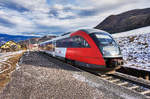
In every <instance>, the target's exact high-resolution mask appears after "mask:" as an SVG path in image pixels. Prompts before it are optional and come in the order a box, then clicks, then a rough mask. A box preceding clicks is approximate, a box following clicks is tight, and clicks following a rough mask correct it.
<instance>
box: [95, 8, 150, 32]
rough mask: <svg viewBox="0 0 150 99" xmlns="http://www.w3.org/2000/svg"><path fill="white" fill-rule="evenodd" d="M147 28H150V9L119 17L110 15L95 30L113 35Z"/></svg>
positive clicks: (127, 13)
mask: <svg viewBox="0 0 150 99" xmlns="http://www.w3.org/2000/svg"><path fill="white" fill-rule="evenodd" d="M145 26H150V8H146V9H135V10H131V11H127V12H124V13H121V14H118V15H110V16H109V17H107V18H106V19H104V20H103V21H102V22H101V23H100V24H98V25H97V26H96V27H95V28H96V29H101V30H105V31H107V32H109V33H112V34H113V33H118V32H124V31H128V30H133V29H137V28H140V27H145Z"/></svg>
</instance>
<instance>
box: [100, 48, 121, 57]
mask: <svg viewBox="0 0 150 99" xmlns="http://www.w3.org/2000/svg"><path fill="white" fill-rule="evenodd" d="M102 51H103V52H102V53H103V55H104V56H114V55H119V48H118V47H116V46H104V47H103V49H102Z"/></svg>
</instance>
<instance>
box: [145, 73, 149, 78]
mask: <svg viewBox="0 0 150 99" xmlns="http://www.w3.org/2000/svg"><path fill="white" fill-rule="evenodd" d="M145 79H146V80H149V72H146V73H145Z"/></svg>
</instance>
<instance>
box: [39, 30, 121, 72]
mask: <svg viewBox="0 0 150 99" xmlns="http://www.w3.org/2000/svg"><path fill="white" fill-rule="evenodd" d="M39 48H40V50H41V51H44V52H45V53H48V54H50V55H52V56H54V57H58V58H60V59H64V60H66V61H69V62H71V63H73V64H77V65H79V66H84V67H87V68H91V69H92V68H93V69H97V70H100V71H102V72H107V71H111V70H114V69H116V68H118V67H119V66H121V65H122V64H123V59H122V55H121V51H120V48H119V46H118V45H117V43H116V42H115V40H114V39H113V38H112V36H111V35H110V34H109V33H107V32H105V31H102V30H97V29H81V30H78V31H75V32H70V33H66V34H63V35H61V36H59V37H56V38H54V39H51V40H48V41H45V42H42V43H40V44H39Z"/></svg>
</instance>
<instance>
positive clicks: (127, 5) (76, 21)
mask: <svg viewBox="0 0 150 99" xmlns="http://www.w3.org/2000/svg"><path fill="white" fill-rule="evenodd" d="M133 7H134V8H133ZM145 7H150V2H149V0H132V1H131V0H130V1H129V0H101V1H98V0H86V2H85V1H83V0H69V1H68V0H0V32H1V33H7V34H20V35H47V34H50V33H55V34H59V33H62V32H67V31H72V30H76V29H80V28H92V27H95V26H96V25H97V24H99V23H100V22H101V21H102V20H104V19H105V18H106V17H107V16H109V15H111V14H119V13H122V12H124V11H128V10H132V9H137V8H145ZM12 27H13V28H12Z"/></svg>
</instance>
